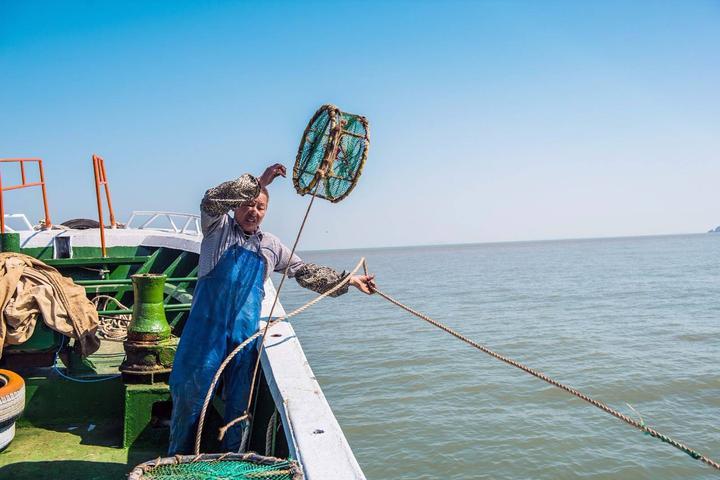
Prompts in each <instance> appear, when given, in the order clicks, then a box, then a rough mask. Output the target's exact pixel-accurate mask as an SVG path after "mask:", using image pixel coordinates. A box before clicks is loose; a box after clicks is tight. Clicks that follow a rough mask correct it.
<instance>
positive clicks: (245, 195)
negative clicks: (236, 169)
mask: <svg viewBox="0 0 720 480" xmlns="http://www.w3.org/2000/svg"><path fill="white" fill-rule="evenodd" d="M259 194H260V182H259V180H258V179H257V178H255V177H254V176H252V175H250V174H249V173H246V174H245V175H242V176H241V177H239V178H237V179H235V180H230V181H227V182H223V183H221V184H220V185H218V186H217V187H213V188H211V189H209V190H208V191H207V192H205V196H204V197H203V199H202V201H201V202H200V211H201V212H202V213H204V214H205V215H207V216H209V217H220V216H222V215H225V214H226V213H227V212H229V211H230V210H233V209H235V208H237V207H239V206H240V205H242V204H243V203H246V202H249V201H250V200H252V199H254V198H255V197H257V196H258V195H259Z"/></svg>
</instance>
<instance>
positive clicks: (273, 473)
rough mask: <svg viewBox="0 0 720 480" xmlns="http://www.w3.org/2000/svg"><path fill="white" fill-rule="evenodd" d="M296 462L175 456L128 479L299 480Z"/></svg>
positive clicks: (248, 457) (233, 456) (138, 470)
mask: <svg viewBox="0 0 720 480" xmlns="http://www.w3.org/2000/svg"><path fill="white" fill-rule="evenodd" d="M302 478H303V475H302V473H301V472H300V469H299V467H298V466H297V463H296V462H294V461H292V460H282V459H278V458H273V457H261V456H259V455H255V454H226V455H199V456H192V455H187V456H176V457H172V458H161V459H158V460H154V461H151V462H146V463H144V464H142V465H139V466H138V467H136V468H135V470H133V471H132V472H131V473H130V475H129V477H128V480H300V479H302Z"/></svg>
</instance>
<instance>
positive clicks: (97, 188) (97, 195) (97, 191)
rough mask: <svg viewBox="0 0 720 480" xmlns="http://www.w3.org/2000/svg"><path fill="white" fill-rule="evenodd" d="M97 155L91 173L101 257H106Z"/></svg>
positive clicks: (94, 157) (94, 156)
mask: <svg viewBox="0 0 720 480" xmlns="http://www.w3.org/2000/svg"><path fill="white" fill-rule="evenodd" d="M99 158H100V157H98V156H97V155H95V154H93V157H92V159H93V173H94V174H95V198H96V200H97V208H98V220H99V221H100V248H101V249H102V256H103V257H106V256H107V252H106V251H105V226H104V225H103V216H102V203H101V202H100V172H99V169H98V167H99V165H98V164H99V162H98V159H99Z"/></svg>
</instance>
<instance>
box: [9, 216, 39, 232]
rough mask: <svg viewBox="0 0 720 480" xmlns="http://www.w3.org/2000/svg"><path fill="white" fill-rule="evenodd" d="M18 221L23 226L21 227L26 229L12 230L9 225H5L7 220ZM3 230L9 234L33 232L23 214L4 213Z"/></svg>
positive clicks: (30, 224)
mask: <svg viewBox="0 0 720 480" xmlns="http://www.w3.org/2000/svg"><path fill="white" fill-rule="evenodd" d="M13 219H14V220H20V223H22V224H24V225H23V226H24V227H26V228H21V229H20V230H17V229H14V228H12V227H11V226H10V225H8V224H7V221H8V220H13ZM5 230H6V231H8V232H11V233H14V232H17V231H21V232H24V231H27V230H29V231H33V230H35V229H34V228H33V226H32V223H30V220H28V218H27V217H26V216H25V214H24V213H6V214H5Z"/></svg>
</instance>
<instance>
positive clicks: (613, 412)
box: [374, 289, 720, 470]
mask: <svg viewBox="0 0 720 480" xmlns="http://www.w3.org/2000/svg"><path fill="white" fill-rule="evenodd" d="M374 292H375V293H377V294H378V295H380V296H381V297H382V298H384V299H385V300H387V301H388V302H390V303H392V304H393V305H396V306H398V307H400V308H402V309H403V310H405V311H407V312H409V313H411V314H412V315H415V316H416V317H418V318H420V319H422V320H424V321H426V322H428V323H429V324H431V325H433V326H435V327H437V328H439V329H441V330H443V331H445V332H447V333H449V334H450V335H452V336H453V337H455V338H457V339H459V340H462V341H463V342H465V343H467V344H468V345H470V346H472V347H475V348H477V349H478V350H480V351H482V352H484V353H486V354H488V355H490V356H491V357H494V358H496V359H498V360H500V361H502V362H505V363H507V364H508V365H512V366H513V367H516V368H519V369H520V370H522V371H524V372H526V373H529V374H530V375H532V376H534V377H536V378H539V379H540V380H543V381H545V382H547V383H549V384H550V385H552V386H554V387H557V388H559V389H561V390H564V391H566V392H568V393H570V394H571V395H574V396H576V397H578V398H580V399H582V400H584V401H586V402H587V403H589V404H591V405H593V406H595V407H597V408H599V409H600V410H602V411H604V412H606V413H609V414H610V415H612V416H613V417H615V418H618V419H620V420H622V421H623V422H625V423H627V424H628V425H630V426H633V427H635V428H637V429H638V430H640V431H642V432H644V433H645V434H647V435H650V436H651V437H655V438H657V439H659V440H661V441H662V442H664V443H667V444H669V445H672V446H673V447H675V448H677V449H678V450H680V451H682V452H685V453H686V454H688V455H689V456H691V457H692V458H694V459H696V460H700V461H701V462H703V463H705V464H707V465H709V466H711V467H713V468H715V469H717V470H720V464H719V463H718V462H716V461H715V460H712V459H711V458H709V457H707V456H705V455H702V454H701V453H699V452H698V451H697V450H694V449H692V448H690V447H688V446H687V445H685V444H683V443H681V442H678V441H677V440H673V439H672V438H670V437H668V436H667V435H664V434H662V433H660V432H658V431H657V430H655V429H653V428H651V427H648V426H647V425H645V422H644V421H643V420H642V419H641V420H640V421H637V420H634V419H632V418H630V417H628V416H627V415H625V414H623V413H621V412H619V411H617V410H615V409H614V408H612V407H609V406H607V405H606V404H604V403H602V402H600V401H598V400H595V399H593V398H591V397H589V396H588V395H585V394H584V393H582V392H580V391H579V390H576V389H574V388H572V387H570V386H567V385H565V384H563V383H560V382H558V381H557V380H554V379H552V378H550V377H548V376H547V375H545V374H544V373H542V372H539V371H537V370H535V369H533V368H530V367H528V366H526V365H523V364H522V363H520V362H518V361H516V360H513V359H512V358H509V357H506V356H504V355H501V354H499V353H497V352H495V351H493V350H491V349H489V348H487V347H485V346H484V345H481V344H479V343H477V342H475V341H473V340H471V339H469V338H468V337H466V336H465V335H463V334H461V333H459V332H457V331H455V330H453V329H452V328H450V327H448V326H447V325H444V324H442V323H440V322H438V321H437V320H433V319H432V318H430V317H428V316H427V315H424V314H422V313H420V312H418V311H417V310H414V309H412V308H410V307H408V306H407V305H405V304H403V303H401V302H399V301H398V300H395V299H394V298H392V297H391V296H390V295H387V294H386V293H383V292H381V291H380V290H378V289H375V290H374ZM633 410H634V409H633Z"/></svg>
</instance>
